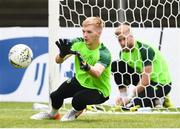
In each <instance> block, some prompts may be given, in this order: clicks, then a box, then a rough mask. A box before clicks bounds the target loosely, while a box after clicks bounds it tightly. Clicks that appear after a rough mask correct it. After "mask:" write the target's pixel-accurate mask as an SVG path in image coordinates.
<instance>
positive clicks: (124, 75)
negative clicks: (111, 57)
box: [111, 61, 171, 97]
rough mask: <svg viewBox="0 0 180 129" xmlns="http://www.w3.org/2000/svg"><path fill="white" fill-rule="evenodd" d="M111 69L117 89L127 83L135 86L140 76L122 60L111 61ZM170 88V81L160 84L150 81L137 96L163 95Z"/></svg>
mask: <svg viewBox="0 0 180 129" xmlns="http://www.w3.org/2000/svg"><path fill="white" fill-rule="evenodd" d="M111 71H112V73H113V76H114V81H115V83H116V85H117V86H118V87H119V89H121V88H124V87H125V86H129V85H134V86H136V85H137V84H138V83H139V80H140V78H141V75H140V74H139V73H137V72H136V71H137V70H136V69H134V68H132V67H130V66H129V65H128V64H127V63H125V62H124V61H113V62H112V65H111ZM170 90H171V83H169V84H167V85H162V84H160V83H156V82H153V81H151V82H150V85H149V86H147V87H146V90H145V91H143V92H141V93H139V94H138V97H163V96H166V95H167V94H168V93H169V92H170Z"/></svg>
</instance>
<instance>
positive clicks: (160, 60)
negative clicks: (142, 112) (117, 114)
mask: <svg viewBox="0 0 180 129" xmlns="http://www.w3.org/2000/svg"><path fill="white" fill-rule="evenodd" d="M115 35H116V36H117V39H118V42H119V44H120V46H121V48H122V51H120V53H119V58H120V61H114V62H113V63H112V72H113V73H115V72H116V73H115V74H114V79H115V82H116V84H117V85H118V88H119V91H120V97H118V98H117V100H116V104H118V105H124V106H125V105H126V106H127V107H132V106H137V105H138V106H140V107H143V106H145V107H159V106H161V107H162V106H165V107H169V106H172V104H171V103H170V100H169V98H168V97H167V95H168V94H169V92H170V90H171V77H170V73H169V69H168V65H167V63H166V61H165V59H164V57H163V56H162V54H161V53H160V51H159V50H158V49H155V48H153V47H151V46H149V45H147V44H144V43H142V42H140V41H137V40H135V39H134V36H133V34H132V29H131V27H130V26H129V25H126V24H122V25H120V26H119V27H118V28H117V29H116V30H115ZM118 67H119V68H118ZM117 68H118V69H119V71H118V72H117ZM129 85H134V86H135V87H134V89H133V90H132V92H130V93H129V94H127V86H129ZM127 104H128V105H127Z"/></svg>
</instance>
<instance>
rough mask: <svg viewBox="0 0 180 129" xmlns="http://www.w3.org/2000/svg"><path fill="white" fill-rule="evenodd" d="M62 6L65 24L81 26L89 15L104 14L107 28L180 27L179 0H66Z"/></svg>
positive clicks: (102, 16)
mask: <svg viewBox="0 0 180 129" xmlns="http://www.w3.org/2000/svg"><path fill="white" fill-rule="evenodd" d="M59 8H60V16H59V20H60V22H59V23H60V26H61V27H79V26H81V23H82V21H83V20H84V19H85V18H87V17H89V16H99V17H101V18H102V19H103V20H104V21H105V26H106V27H116V26H118V25H119V23H124V22H126V23H129V24H130V25H131V26H132V27H180V22H178V21H180V15H179V12H180V2H179V0H145V1H143V0H123V1H122V0H120V1H119V0H64V1H61V2H60V6H59Z"/></svg>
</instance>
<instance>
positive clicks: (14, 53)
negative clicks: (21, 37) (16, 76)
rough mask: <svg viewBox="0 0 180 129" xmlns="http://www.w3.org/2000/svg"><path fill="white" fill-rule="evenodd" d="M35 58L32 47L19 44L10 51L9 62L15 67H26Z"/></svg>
mask: <svg viewBox="0 0 180 129" xmlns="http://www.w3.org/2000/svg"><path fill="white" fill-rule="evenodd" d="M32 60H33V52H32V50H31V48H30V47H29V46H27V45H25V44H17V45H15V46H13V47H12V48H11V49H10V51H9V62H10V63H11V64H12V65H13V66H14V67H15V68H26V67H28V66H29V65H30V64H31V62H32Z"/></svg>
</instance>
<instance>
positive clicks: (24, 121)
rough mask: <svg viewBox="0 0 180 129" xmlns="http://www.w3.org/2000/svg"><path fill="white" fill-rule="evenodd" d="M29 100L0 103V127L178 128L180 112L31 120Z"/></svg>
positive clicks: (31, 112)
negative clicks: (60, 119) (61, 120)
mask: <svg viewBox="0 0 180 129" xmlns="http://www.w3.org/2000/svg"><path fill="white" fill-rule="evenodd" d="M32 105H33V103H15V102H0V128H180V122H179V120H180V114H130V115H129V114H98V115H94V114H93V115H92V114H85V115H82V116H80V117H79V118H78V119H77V120H75V121H72V122H60V121H57V120H31V119H30V116H31V115H33V114H35V113H38V112H39V111H34V110H33V109H32Z"/></svg>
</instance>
